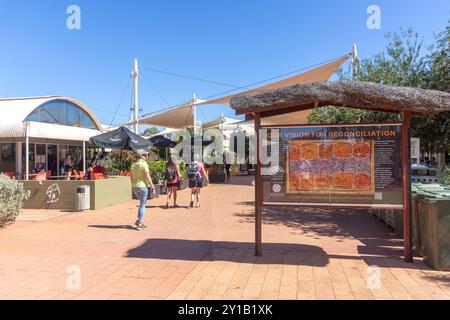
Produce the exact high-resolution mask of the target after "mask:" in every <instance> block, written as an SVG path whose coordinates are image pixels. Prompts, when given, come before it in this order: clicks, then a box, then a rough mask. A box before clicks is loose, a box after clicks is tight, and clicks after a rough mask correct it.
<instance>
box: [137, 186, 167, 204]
mask: <svg viewBox="0 0 450 320" xmlns="http://www.w3.org/2000/svg"><path fill="white" fill-rule="evenodd" d="M163 187H164V185H162V184H159V183H157V184H155V193H153V192H150V189H149V192H148V196H147V199H154V198H157V197H158V196H160V195H161V189H162V188H163ZM131 194H132V196H133V199H135V200H137V197H136V195H135V194H134V192H133V190H132V191H131Z"/></svg>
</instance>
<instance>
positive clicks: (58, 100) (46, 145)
mask: <svg viewBox="0 0 450 320" xmlns="http://www.w3.org/2000/svg"><path fill="white" fill-rule="evenodd" d="M101 131H102V126H101V124H100V122H99V121H98V119H97V117H96V116H95V115H94V114H93V113H92V111H90V110H89V109H88V107H86V106H85V105H84V104H82V103H81V102H79V101H77V100H75V99H71V98H67V97H62V96H45V97H33V98H10V99H0V172H4V173H9V174H11V173H15V174H18V173H20V174H23V176H28V175H29V174H32V173H33V168H35V166H38V164H39V166H40V167H43V168H44V169H45V170H48V171H52V175H62V174H63V173H64V172H63V171H64V169H63V162H64V160H65V159H66V158H67V157H68V156H71V158H72V159H73V162H74V167H76V168H77V169H78V170H83V169H85V166H86V159H87V158H89V155H90V153H93V152H95V151H94V150H93V148H88V147H86V142H87V141H89V138H91V137H92V136H95V135H98V134H100V133H101ZM26 150H28V159H27V157H26ZM86 153H87V154H86ZM27 168H28V169H27Z"/></svg>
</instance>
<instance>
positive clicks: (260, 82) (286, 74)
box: [142, 54, 348, 117]
mask: <svg viewBox="0 0 450 320" xmlns="http://www.w3.org/2000/svg"><path fill="white" fill-rule="evenodd" d="M347 56H348V54H347ZM340 58H342V56H340V57H337V58H334V59H330V60H327V61H323V62H321V63H317V64H314V65H311V66H308V67H303V68H300V69H296V70H293V71H290V72H287V73H284V74H281V75H278V76H275V77H271V78H268V79H265V80H261V81H257V82H254V83H250V84H248V85H246V86H242V87H239V88H235V89H232V90H227V91H223V92H219V93H216V94H214V95H211V96H207V97H205V98H202V99H203V100H208V99H211V98H215V97H217V96H221V95H224V94H227V93H231V92H235V91H237V90H239V89H249V88H250V87H252V86H255V85H258V84H262V83H264V82H268V81H271V80H275V79H278V78H282V77H285V76H288V75H291V74H294V73H298V72H301V71H305V70H307V69H311V68H315V67H319V66H321V65H323V64H327V63H330V62H332V61H335V60H338V59H340ZM144 69H148V68H144ZM150 70H151V69H150ZM190 78H194V77H190ZM208 81H209V80H208ZM211 82H215V81H211ZM185 103H186V102H184V103H180V104H177V105H174V106H171V107H170V108H168V109H161V110H158V111H154V112H150V113H147V114H144V115H142V117H146V116H150V115H152V114H155V113H160V112H164V111H167V110H170V109H173V108H177V107H180V106H182V105H183V104H185ZM188 107H190V106H186V108H188Z"/></svg>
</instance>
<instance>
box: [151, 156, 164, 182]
mask: <svg viewBox="0 0 450 320" xmlns="http://www.w3.org/2000/svg"><path fill="white" fill-rule="evenodd" d="M147 163H148V169H149V170H150V175H151V176H152V180H153V183H160V182H161V181H163V180H164V175H165V173H166V161H162V160H161V161H152V160H149V161H147Z"/></svg>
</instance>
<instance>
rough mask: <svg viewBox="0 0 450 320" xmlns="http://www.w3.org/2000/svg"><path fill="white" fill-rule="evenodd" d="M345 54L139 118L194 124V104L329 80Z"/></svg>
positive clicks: (156, 123) (164, 123) (168, 123)
mask: <svg viewBox="0 0 450 320" xmlns="http://www.w3.org/2000/svg"><path fill="white" fill-rule="evenodd" d="M350 56H351V55H345V56H343V57H341V58H339V59H336V60H334V61H332V62H330V63H327V64H324V65H322V66H320V67H317V68H314V69H312V70H310V71H307V72H304V73H301V74H298V75H295V76H293V77H290V78H287V79H283V80H280V81H277V82H273V83H270V84H268V85H264V86H261V87H258V88H255V89H251V90H247V91H244V92H240V93H237V94H233V95H229V96H226V97H221V98H217V99H213V100H197V99H196V100H195V101H192V102H188V103H186V104H183V105H181V106H178V107H176V108H172V109H168V110H167V111H164V112H161V113H159V114H156V115H151V116H149V117H146V118H144V119H141V120H139V124H141V125H153V126H160V127H165V128H184V127H189V126H193V125H194V114H193V112H192V107H193V106H201V105H206V104H225V105H228V104H229V103H230V100H231V98H233V97H234V96H237V95H243V94H252V93H257V92H261V91H266V90H272V89H278V88H283V87H287V86H292V85H295V84H306V83H313V82H321V81H326V80H328V79H329V78H330V77H331V76H332V75H333V73H334V72H336V70H337V69H338V68H339V67H340V66H341V65H342V64H343V63H344V62H345V61H346V60H347V59H348V58H349V57H350Z"/></svg>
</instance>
